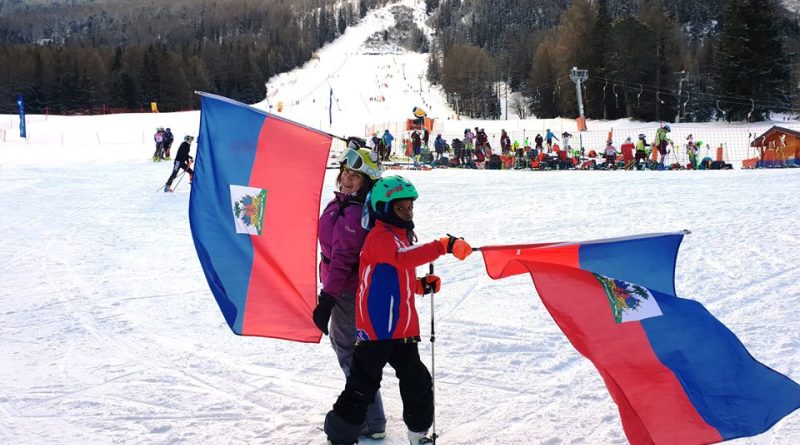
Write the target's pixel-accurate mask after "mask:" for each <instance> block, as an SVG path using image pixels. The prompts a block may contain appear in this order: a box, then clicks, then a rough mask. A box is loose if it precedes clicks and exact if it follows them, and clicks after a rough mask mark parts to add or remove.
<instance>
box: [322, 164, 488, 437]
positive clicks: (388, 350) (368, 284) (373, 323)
mask: <svg viewBox="0 0 800 445" xmlns="http://www.w3.org/2000/svg"><path fill="white" fill-rule="evenodd" d="M418 196H419V195H418V193H417V190H416V189H415V188H414V185H413V184H411V182H409V181H408V180H406V179H404V178H402V177H400V176H390V177H385V178H381V179H380V180H378V181H377V182H376V183H375V186H374V187H373V189H372V192H371V196H370V208H371V210H372V211H373V212H374V214H375V217H376V219H377V221H376V222H375V227H373V228H372V230H370V232H369V234H368V235H367V239H366V240H365V241H364V246H363V248H362V249H361V256H360V261H359V286H358V291H357V295H356V348H355V351H354V353H353V365H352V367H351V369H350V376H348V378H347V383H346V385H345V389H344V391H342V393H341V394H340V395H339V398H338V399H337V400H336V403H335V404H334V405H333V410H331V411H329V412H328V414H327V416H326V417H325V433H326V434H327V436H328V441H329V443H330V444H333V445H344V444H346V445H350V444H353V443H356V441H357V439H358V436H359V433H360V431H361V425H362V424H363V423H364V416H365V415H366V409H367V406H368V405H369V404H370V403H371V402H372V398H373V397H374V396H375V392H376V391H377V390H378V389H379V388H380V382H381V377H382V375H383V368H384V366H386V364H387V363H388V364H389V365H391V366H392V368H394V370H395V372H396V374H397V378H398V379H399V380H400V397H401V398H402V400H403V421H404V422H405V424H406V426H407V427H408V438H409V441H410V443H411V444H412V445H421V444H428V443H433V441H432V440H431V439H430V438H428V437H427V433H428V428H430V426H431V424H432V423H433V388H432V383H431V375H430V373H429V372H428V368H427V367H425V364H424V363H422V360H420V357H419V350H418V348H417V343H419V341H420V330H419V319H418V317H417V310H416V308H415V306H414V293H416V294H424V293H427V292H430V291H433V292H437V291H438V290H439V287H440V286H441V280H440V279H439V277H437V276H435V275H426V276H425V277H423V278H416V271H415V268H416V267H417V266H421V265H423V264H425V263H429V262H431V261H434V260H435V259H437V258H439V257H440V256H442V255H444V254H446V253H452V254H453V255H454V256H455V257H456V258H458V259H460V260H463V259H464V258H466V257H467V256H468V255H469V254H470V253H472V247H470V245H469V244H468V243H467V242H466V241H464V240H463V239H460V238H455V237H453V236H447V237H445V238H441V239H439V240H437V241H431V242H429V243H426V244H422V245H418V246H414V245H413V243H414V242H416V235H415V234H414V222H413V218H414V200H415V199H416V198H417V197H418Z"/></svg>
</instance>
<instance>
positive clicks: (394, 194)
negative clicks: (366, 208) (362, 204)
mask: <svg viewBox="0 0 800 445" xmlns="http://www.w3.org/2000/svg"><path fill="white" fill-rule="evenodd" d="M417 197H419V193H417V189H416V187H414V184H412V183H411V181H409V180H408V179H406V178H404V177H402V176H387V177H385V178H381V179H379V180H378V181H377V182H376V183H375V185H374V186H373V187H372V191H371V192H370V198H369V205H370V207H372V211H373V212H375V213H376V214H377V215H385V214H387V213H388V210H389V208H388V205H389V203H390V202H392V201H394V200H396V199H417Z"/></svg>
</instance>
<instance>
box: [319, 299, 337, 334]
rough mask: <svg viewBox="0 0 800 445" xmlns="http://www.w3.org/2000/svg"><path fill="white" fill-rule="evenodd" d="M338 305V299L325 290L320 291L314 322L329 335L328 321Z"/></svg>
mask: <svg viewBox="0 0 800 445" xmlns="http://www.w3.org/2000/svg"><path fill="white" fill-rule="evenodd" d="M334 306H336V300H335V299H334V298H333V297H331V296H330V295H328V294H326V293H325V292H320V293H319V299H318V300H317V307H315V308H314V315H313V317H314V324H315V325H317V328H319V330H320V331H322V333H323V334H325V335H328V321H330V319H331V311H332V310H333V307H334Z"/></svg>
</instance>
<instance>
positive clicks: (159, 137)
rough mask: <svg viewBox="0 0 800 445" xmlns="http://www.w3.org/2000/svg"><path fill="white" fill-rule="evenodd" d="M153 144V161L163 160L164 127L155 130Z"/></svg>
mask: <svg viewBox="0 0 800 445" xmlns="http://www.w3.org/2000/svg"><path fill="white" fill-rule="evenodd" d="M153 142H155V143H156V151H155V152H154V153H153V161H161V160H162V159H164V127H158V128H156V132H155V134H153Z"/></svg>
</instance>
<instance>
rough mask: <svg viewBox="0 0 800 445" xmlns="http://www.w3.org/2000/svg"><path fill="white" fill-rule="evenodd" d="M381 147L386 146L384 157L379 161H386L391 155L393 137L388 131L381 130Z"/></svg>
mask: <svg viewBox="0 0 800 445" xmlns="http://www.w3.org/2000/svg"><path fill="white" fill-rule="evenodd" d="M382 139H383V145H384V146H386V156H385V158H384V159H381V161H388V160H389V156H391V154H392V141H394V136H392V133H389V129H386V130H383V137H382Z"/></svg>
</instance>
